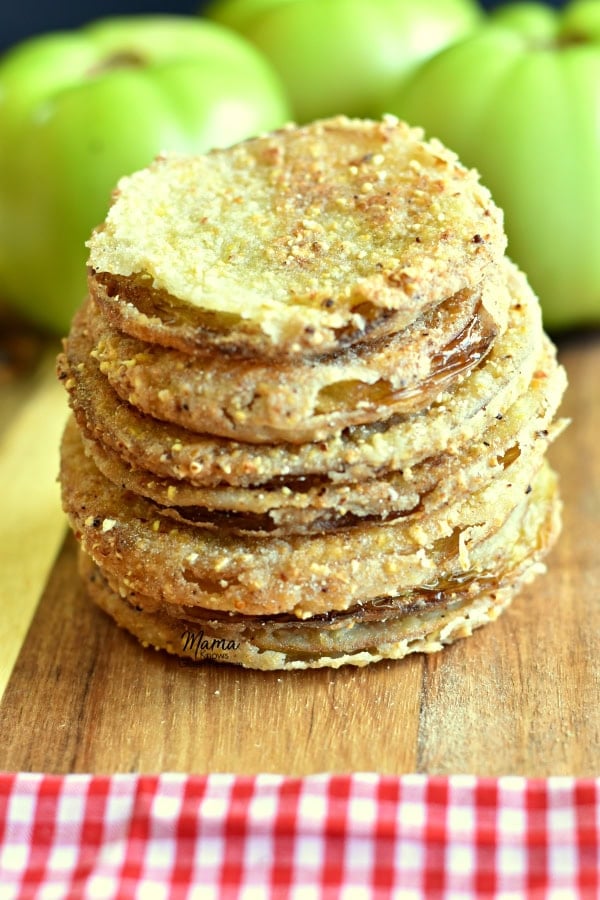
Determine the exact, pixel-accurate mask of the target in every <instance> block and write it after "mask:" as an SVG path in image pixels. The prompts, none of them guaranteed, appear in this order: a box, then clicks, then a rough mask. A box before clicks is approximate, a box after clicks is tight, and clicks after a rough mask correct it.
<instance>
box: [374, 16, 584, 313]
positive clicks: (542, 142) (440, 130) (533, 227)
mask: <svg viewBox="0 0 600 900" xmlns="http://www.w3.org/2000/svg"><path fill="white" fill-rule="evenodd" d="M385 111H387V112H393V113H395V114H396V115H398V116H400V117H402V118H405V119H407V120H408V121H410V122H412V123H413V124H419V125H422V126H423V127H424V128H425V130H426V132H427V133H428V134H429V135H431V136H436V137H439V138H440V139H441V140H442V141H444V143H446V144H447V145H448V146H450V147H452V149H453V150H455V151H456V152H457V153H458V154H459V156H460V157H461V159H462V161H463V162H464V163H465V164H466V165H469V166H474V167H475V168H477V169H478V170H479V171H480V173H481V176H482V180H483V181H484V183H485V184H486V185H487V186H488V187H489V188H490V189H491V191H492V194H493V196H494V199H495V200H496V202H497V203H498V204H499V205H500V206H502V207H503V208H504V211H505V224H506V232H507V235H508V253H509V255H510V256H512V257H513V259H514V260H515V261H516V262H517V263H518V264H519V265H520V266H521V267H522V268H523V269H524V270H525V272H526V273H527V275H528V276H529V279H530V281H531V284H532V285H533V287H534V289H535V290H536V291H537V293H538V295H539V297H540V301H541V304H542V309H543V311H544V321H545V324H546V327H547V328H549V329H551V330H558V329H565V328H573V327H578V326H582V325H586V324H599V323H600V0H575V2H572V3H571V4H570V5H568V6H567V7H566V8H565V9H564V10H563V11H562V12H561V13H558V12H555V11H553V10H551V9H549V8H548V7H543V6H542V5H541V4H534V3H523V4H519V3H517V4H514V5H511V6H507V7H506V8H500V9H499V11H498V13H497V14H496V15H495V16H492V17H491V18H490V20H489V23H488V24H487V25H486V26H484V27H482V28H481V29H480V30H479V32H478V33H477V34H475V35H473V36H471V37H469V38H467V39H465V40H463V41H460V42H459V43H457V44H455V45H454V46H452V47H449V48H447V49H445V50H443V51H441V52H440V53H439V54H437V55H436V56H435V57H433V58H432V59H430V60H428V61H427V62H426V63H425V64H424V65H423V66H422V67H421V68H420V69H419V70H418V71H417V72H416V73H414V74H413V76H412V77H411V78H410V79H408V81H407V83H406V84H404V85H403V87H402V88H401V89H400V91H398V92H397V93H396V94H395V95H394V96H392V97H391V98H390V99H389V101H388V102H387V103H386V104H385Z"/></svg>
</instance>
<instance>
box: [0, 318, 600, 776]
mask: <svg viewBox="0 0 600 900" xmlns="http://www.w3.org/2000/svg"><path fill="white" fill-rule="evenodd" d="M561 358H562V360H563V362H564V363H565V365H566V367H567V370H568V373H569V378H570V389H569V391H568V395H567V398H566V400H565V403H564V404H563V410H562V411H563V412H564V413H565V414H566V415H568V416H570V417H572V419H573V423H572V425H571V426H570V428H569V430H568V431H567V432H566V433H565V434H564V435H563V436H562V437H561V438H560V439H559V441H558V442H557V444H556V445H555V447H554V448H553V449H552V459H553V462H554V464H555V466H556V467H557V468H558V470H559V472H560V474H561V483H562V493H563V498H564V504H565V510H564V530H563V534H562V537H561V539H560V543H559V545H558V546H557V547H556V549H555V550H554V552H553V554H552V556H551V559H550V561H549V571H548V574H547V575H546V576H544V577H543V578H541V579H538V581H537V582H536V583H535V584H534V585H533V586H531V587H530V588H529V589H527V590H526V591H524V592H523V593H522V594H521V595H520V597H519V598H518V599H517V600H515V602H514V603H513V605H512V607H511V608H510V609H509V610H508V611H507V612H506V613H505V614H504V615H503V616H502V617H501V618H500V619H499V620H498V621H497V622H496V623H494V624H493V625H490V626H487V627H486V628H484V629H482V630H480V631H479V632H477V633H476V634H475V635H474V637H472V638H470V639H468V640H465V641H461V642H459V643H457V644H455V645H454V646H452V647H449V648H447V649H446V650H444V651H443V652H442V653H440V654H436V655H433V656H428V657H425V656H415V657H412V658H411V657H409V658H407V659H406V660H403V661H400V662H394V663H386V662H382V663H379V664H377V665H373V666H370V667H368V668H365V669H354V668H346V669H340V670H338V671H332V670H318V671H309V672H294V673H260V672H248V671H244V670H241V669H236V668H234V667H230V666H220V665H217V664H212V665H205V666H193V665H188V664H184V663H182V662H180V661H178V660H176V659H172V658H170V657H168V656H167V655H164V654H159V653H156V652H154V651H144V650H142V649H141V648H140V647H139V646H138V645H137V643H136V642H135V641H134V640H133V639H131V638H130V637H129V636H128V635H127V634H125V633H124V632H122V631H120V630H119V629H117V628H116V627H115V626H114V625H113V624H112V623H111V622H110V621H109V620H108V619H107V618H106V617H105V616H104V615H103V614H102V613H101V612H100V611H98V610H96V609H95V608H94V607H93V606H92V605H91V604H90V603H89V602H88V601H87V600H86V598H85V596H84V594H83V592H82V590H81V588H80V586H79V584H78V580H77V576H76V571H75V548H74V542H73V539H72V538H71V537H70V536H67V537H66V538H65V540H64V543H63V544H62V547H61V549H60V551H59V553H58V557H57V559H56V561H55V564H54V565H53V566H52V567H51V571H50V573H49V578H48V581H47V584H46V587H45V589H44V590H43V593H42V595H41V598H40V601H39V605H38V606H37V611H36V613H35V616H34V618H33V621H32V624H31V627H30V629H29V631H28V633H27V637H26V639H25V641H24V644H23V646H22V649H21V652H20V654H19V655H18V659H17V661H16V664H15V666H14V668H13V670H12V675H11V677H10V679H9V681H8V685H7V687H6V690H5V693H4V696H3V699H2V703H1V705H0V736H1V738H0V768H1V769H5V770H25V771H49V772H59V773H64V772H97V773H98V772H102V773H113V772H132V771H135V772H137V771H142V772H160V771H163V772H164V771H183V772H199V773H205V772H223V771H227V772H235V773H257V772H280V773H283V774H289V775H304V774H308V773H312V772H319V771H321V772H322V771H334V772H348V771H377V772H382V773H393V774H402V773H406V772H426V773H431V774H433V773H445V774H450V773H464V772H468V773H472V774H476V775H502V774H520V775H528V776H548V775H558V774H569V775H580V776H583V775H598V774H600V704H599V703H598V697H599V694H600V690H599V689H600V551H599V544H600V448H599V442H600V399H599V386H598V383H599V378H598V376H599V372H600V336H598V335H595V336H594V335H590V336H579V337H576V338H573V339H565V340H563V342H562V344H561ZM3 474H5V473H3ZM60 534H62V531H61V530H59V537H60ZM54 539H56V534H55V535H54ZM22 554H23V560H26V559H27V552H26V548H23V549H22ZM25 564H26V563H25ZM13 565H14V561H13ZM6 647H7V642H6V639H5V641H4V646H2V644H0V651H2V653H4V652H5V649H6Z"/></svg>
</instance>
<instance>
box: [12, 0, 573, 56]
mask: <svg viewBox="0 0 600 900" xmlns="http://www.w3.org/2000/svg"><path fill="white" fill-rule="evenodd" d="M418 2H419V0H415V3H418ZM482 5H483V6H484V7H487V8H491V7H493V6H498V5H499V0H482ZM551 5H552V6H562V5H563V3H561V2H560V0H554V2H552V3H551ZM201 6H202V0H187V2H186V0H171V2H169V0H120V2H119V0H83V2H78V0H68V2H65V0H36V2H34V3H25V2H20V0H0V51H1V50H3V49H5V48H6V47H9V46H10V45H11V44H14V43H16V42H17V41H20V40H22V39H23V38H25V37H28V36H30V35H32V34H39V33H41V32H43V31H55V30H57V29H61V28H76V27H77V26H78V25H83V24H84V23H85V22H89V21H90V20H92V19H97V18H100V17H102V16H109V15H115V14H126V13H153V12H154V13H156V12H171V13H173V12H175V13H188V14H191V13H196V12H197V11H198V9H199V8H200V7H201Z"/></svg>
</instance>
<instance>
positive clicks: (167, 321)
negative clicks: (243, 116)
mask: <svg viewBox="0 0 600 900" xmlns="http://www.w3.org/2000/svg"><path fill="white" fill-rule="evenodd" d="M88 246H89V249H90V254H89V267H90V279H89V286H90V293H91V295H92V296H93V297H94V298H95V299H96V300H97V301H98V302H99V303H100V304H101V305H102V307H103V309H104V310H105V312H106V314H107V315H108V316H109V318H111V319H112V320H113V322H114V323H115V324H116V325H117V326H118V327H119V328H120V329H121V330H123V331H125V332H126V333H128V334H130V335H132V336H134V337H138V338H140V339H142V340H148V341H150V342H151V343H159V344H164V345H166V346H171V347H175V348H179V349H183V350H188V351H189V350H192V351H195V350H197V349H198V348H207V347H210V348H219V349H220V350H223V351H225V352H232V353H235V354H237V355H239V354H246V355H247V354H250V355H261V356H269V357H273V356H276V357H279V356H280V355H281V354H282V353H286V354H291V355H298V354H307V353H317V354H322V353H324V352H329V351H335V350H338V349H340V347H341V346H345V345H348V344H352V343H355V342H356V341H357V340H360V339H362V338H364V336H365V335H369V336H370V337H379V336H382V335H384V334H390V333H393V332H397V331H399V330H401V329H402V328H404V327H406V326H407V325H409V324H410V323H411V322H413V321H414V320H415V319H416V318H417V317H418V316H419V315H421V313H422V312H423V311H424V310H426V309H428V308H429V307H431V306H435V305H437V304H438V303H441V302H442V301H444V300H445V299H447V298H448V297H450V296H452V295H454V294H457V293H458V292H459V291H462V290H464V289H465V288H467V289H469V288H473V287H475V286H476V285H478V284H479V283H480V282H481V281H482V279H484V278H485V277H486V276H488V275H491V276H492V277H493V270H494V268H495V267H496V266H498V265H499V264H500V261H501V259H502V256H503V253H504V250H505V247H506V238H505V235H504V230H503V218H502V214H501V212H500V211H499V210H498V208H497V207H496V206H495V205H494V203H493V202H492V199H491V197H490V194H489V191H488V190H487V189H486V188H484V187H483V186H482V185H481V184H480V183H479V179H478V176H477V173H475V172H474V171H469V170H467V169H465V168H464V167H463V166H462V165H461V164H460V162H459V161H458V159H457V157H456V155H455V154H453V153H451V152H450V151H449V150H447V149H446V148H445V147H443V146H442V145H441V144H440V143H439V142H438V141H436V140H432V141H424V140H423V132H422V130H421V129H418V128H409V127H408V126H407V125H406V124H405V123H402V122H398V121H397V120H396V119H394V118H393V117H386V118H384V119H383V120H381V121H378V122H372V121H365V120H351V119H347V118H344V117H339V118H335V119H329V120H324V121H320V122H315V123H312V124H310V125H306V126H304V127H301V128H297V127H293V126H290V127H288V128H285V129H282V130H280V131H276V132H274V133H272V134H268V135H265V136H261V137H258V138H255V139H253V140H249V141H246V142H244V143H241V144H237V145H236V146H234V147H231V148H228V149H225V150H215V151H213V152H211V153H209V154H207V155H204V156H196V157H181V156H176V155H168V156H163V157H160V158H158V159H157V160H156V161H155V162H154V163H153V164H152V165H150V166H149V167H148V168H147V169H144V170H142V171H140V172H137V173H135V174H133V175H131V176H128V177H127V178H124V179H122V180H121V182H120V183H119V186H118V189H117V191H116V192H115V197H114V202H113V205H112V206H111V209H110V211H109V213H108V215H107V217H106V220H105V221H104V222H103V223H102V225H100V226H99V227H98V228H97V229H96V231H95V233H94V234H93V235H92V237H91V239H90V241H89V244H88Z"/></svg>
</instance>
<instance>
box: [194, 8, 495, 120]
mask: <svg viewBox="0 0 600 900" xmlns="http://www.w3.org/2000/svg"><path fill="white" fill-rule="evenodd" d="M206 14H207V15H208V16H210V17H211V18H213V19H216V20H217V21H220V22H223V23H225V24H227V25H228V26H229V27H232V28H236V29H237V30H239V31H240V32H241V33H242V34H243V35H244V36H245V37H247V38H248V39H249V40H250V41H252V43H253V44H255V45H256V46H257V47H258V48H259V49H260V50H262V51H263V53H264V54H265V55H266V56H267V57H268V58H269V59H270V61H271V62H272V63H273V65H274V67H275V68H276V69H277V71H278V72H279V74H280V75H281V77H282V79H283V82H284V84H285V86H286V88H287V91H288V94H289V96H290V98H291V101H292V108H293V112H294V116H295V118H296V119H297V120H298V121H300V122H308V121H310V120H311V119H317V118H322V117H325V116H330V115H336V114H337V113H345V114H346V115H348V116H371V115H373V114H374V112H375V110H376V108H377V107H378V106H379V103H380V101H381V98H382V97H383V96H385V95H387V94H388V93H389V92H390V90H392V88H393V87H395V86H396V85H397V84H398V83H399V82H400V80H401V79H402V78H403V77H405V76H406V74H407V72H409V71H410V70H411V69H412V68H413V67H414V66H415V65H416V64H417V63H420V62H422V61H423V60H424V59H425V58H426V57H428V56H430V55H431V54H432V53H434V52H435V51H437V50H439V49H440V47H443V46H445V45H446V44H448V43H450V42H451V41H454V40H456V39H458V38H459V37H463V36H464V35H465V34H466V33H467V32H469V31H470V30H471V29H472V28H474V27H475V25H476V24H477V23H478V22H479V21H480V18H481V16H482V13H481V11H480V8H479V6H478V4H477V3H476V2H475V0H419V3H414V2H413V0H215V2H213V3H212V4H211V5H209V7H208V9H207V10H206Z"/></svg>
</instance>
